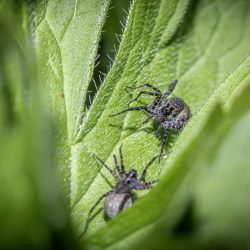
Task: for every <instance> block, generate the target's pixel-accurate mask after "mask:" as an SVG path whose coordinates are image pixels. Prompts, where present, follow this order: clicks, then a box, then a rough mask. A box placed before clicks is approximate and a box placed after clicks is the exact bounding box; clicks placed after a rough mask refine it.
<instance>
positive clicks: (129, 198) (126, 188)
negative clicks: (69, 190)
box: [83, 146, 158, 233]
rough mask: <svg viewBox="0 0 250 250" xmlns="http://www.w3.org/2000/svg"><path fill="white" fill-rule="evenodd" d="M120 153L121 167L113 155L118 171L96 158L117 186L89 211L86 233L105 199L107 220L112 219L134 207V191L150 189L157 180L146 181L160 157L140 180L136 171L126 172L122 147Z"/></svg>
mask: <svg viewBox="0 0 250 250" xmlns="http://www.w3.org/2000/svg"><path fill="white" fill-rule="evenodd" d="M119 152H120V162H121V164H120V166H119V165H118V161H117V157H116V155H113V157H114V162H115V167H116V171H115V170H112V169H111V168H110V167H109V166H108V165H106V164H105V162H104V161H103V160H101V159H100V158H99V157H98V156H96V155H95V157H96V158H97V159H98V161H99V162H100V163H101V164H102V165H103V166H104V167H105V168H106V169H107V170H108V171H109V172H110V174H111V175H112V176H113V177H114V178H115V181H116V185H115V187H113V189H112V190H110V191H108V192H107V193H105V194H103V195H102V196H101V197H100V198H99V199H98V200H97V201H96V203H95V204H94V205H93V207H92V208H91V209H90V210H89V213H88V216H87V220H86V223H85V228H84V232H83V233H85V232H86V230H87V229H88V226H89V223H90V221H91V219H92V218H91V215H92V213H93V211H94V209H95V208H96V206H97V205H98V204H99V203H100V202H101V201H102V199H104V198H105V202H104V206H103V209H104V213H105V217H106V218H107V219H112V218H113V217H115V216H116V215H118V214H119V213H120V212H122V211H123V210H125V209H127V208H129V207H131V206H132V203H133V201H134V197H135V196H134V193H133V190H144V189H149V188H150V187H151V186H152V185H153V184H154V183H156V182H157V181H156V180H153V181H146V180H145V178H146V174H147V170H148V168H149V166H150V165H151V164H152V163H153V162H154V160H155V159H157V158H158V155H157V156H155V157H154V158H153V159H152V160H151V161H149V162H148V164H147V165H146V167H145V168H144V170H143V172H142V175H141V177H140V178H139V179H138V177H137V171H136V170H134V169H131V170H129V171H128V172H127V171H126V170H125V167H124V163H123V155H122V146H120V148H119Z"/></svg>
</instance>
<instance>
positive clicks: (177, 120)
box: [110, 80, 191, 161]
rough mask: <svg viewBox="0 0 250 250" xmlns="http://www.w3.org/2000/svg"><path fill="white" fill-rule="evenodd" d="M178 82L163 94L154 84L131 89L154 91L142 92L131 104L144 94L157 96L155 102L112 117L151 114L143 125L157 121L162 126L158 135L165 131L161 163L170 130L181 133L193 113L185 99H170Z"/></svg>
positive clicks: (129, 109)
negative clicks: (144, 88) (131, 112)
mask: <svg viewBox="0 0 250 250" xmlns="http://www.w3.org/2000/svg"><path fill="white" fill-rule="evenodd" d="M177 82H178V81H177V80H174V81H173V82H172V83H171V84H170V86H169V89H168V91H166V92H165V93H162V92H161V91H160V90H159V89H158V88H156V87H155V86H153V85H152V84H149V83H145V84H142V85H140V86H137V87H129V86H128V88H130V89H139V88H143V87H148V88H151V89H152V90H153V92H150V91H145V90H142V91H140V92H139V94H138V95H137V96H136V97H135V98H134V99H132V100H131V101H130V102H129V104H130V103H132V102H134V101H136V100H137V99H138V98H139V97H140V96H141V95H142V94H144V95H151V96H156V98H155V99H154V101H153V102H152V103H151V104H150V105H148V106H137V107H131V108H127V109H125V110H123V111H120V112H118V113H116V114H113V115H111V116H110V117H114V116H117V115H120V114H123V113H125V112H128V111H141V110H143V111H146V112H147V113H148V114H150V117H149V118H148V119H147V120H146V121H144V122H143V123H144V124H145V123H147V122H149V121H150V120H151V119H155V120H156V121H158V122H159V123H160V126H159V128H158V130H157V135H159V134H160V132H161V129H162V128H163V129H164V135H163V137H162V145H161V151H160V155H159V161H160V158H161V156H162V153H163V149H164V146H165V144H166V141H167V137H168V134H169V131H170V130H175V131H179V130H181V129H182V128H183V127H184V126H185V125H186V123H187V121H188V120H189V119H190V117H191V112H190V109H189V107H188V105H187V104H186V103H185V102H184V101H183V99H181V98H179V97H175V96H173V97H169V95H170V94H171V93H172V92H173V91H174V89H175V86H176V84H177ZM129 104H128V105H129Z"/></svg>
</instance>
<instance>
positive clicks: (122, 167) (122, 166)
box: [119, 145, 127, 174]
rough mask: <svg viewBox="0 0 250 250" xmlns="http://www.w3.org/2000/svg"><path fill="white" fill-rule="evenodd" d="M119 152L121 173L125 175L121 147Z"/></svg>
mask: <svg viewBox="0 0 250 250" xmlns="http://www.w3.org/2000/svg"><path fill="white" fill-rule="evenodd" d="M119 152H120V160H121V169H122V173H123V174H126V173H127V172H126V169H125V166H124V162H123V154H122V145H121V146H120V148H119Z"/></svg>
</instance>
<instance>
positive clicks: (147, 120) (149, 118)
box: [142, 116, 153, 124]
mask: <svg viewBox="0 0 250 250" xmlns="http://www.w3.org/2000/svg"><path fill="white" fill-rule="evenodd" d="M151 119H153V116H150V117H148V118H147V119H146V120H145V121H143V122H142V123H143V124H146V123H148V122H149V121H150V120H151Z"/></svg>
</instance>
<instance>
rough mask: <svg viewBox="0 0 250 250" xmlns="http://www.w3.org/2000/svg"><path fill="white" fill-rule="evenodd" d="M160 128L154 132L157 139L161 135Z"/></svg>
mask: <svg viewBox="0 0 250 250" xmlns="http://www.w3.org/2000/svg"><path fill="white" fill-rule="evenodd" d="M161 130H162V126H161V125H160V126H159V128H158V129H157V131H156V136H157V137H159V136H160V134H161Z"/></svg>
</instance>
